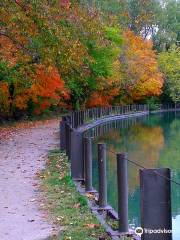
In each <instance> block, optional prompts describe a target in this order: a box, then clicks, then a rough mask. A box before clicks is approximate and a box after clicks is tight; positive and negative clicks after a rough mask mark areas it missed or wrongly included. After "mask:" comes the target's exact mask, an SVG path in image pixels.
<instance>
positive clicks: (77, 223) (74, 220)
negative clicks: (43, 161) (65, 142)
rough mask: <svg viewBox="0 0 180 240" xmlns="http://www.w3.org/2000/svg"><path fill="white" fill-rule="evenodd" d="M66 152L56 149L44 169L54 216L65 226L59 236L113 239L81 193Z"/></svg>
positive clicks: (63, 239)
mask: <svg viewBox="0 0 180 240" xmlns="http://www.w3.org/2000/svg"><path fill="white" fill-rule="evenodd" d="M69 172H70V171H69V163H68V161H67V158H66V156H65V154H63V153H60V152H58V151H52V152H51V153H50V154H49V159H48V162H47V168H46V170H45V171H44V172H43V173H42V179H43V181H42V182H43V184H42V185H43V190H44V191H45V193H46V195H47V206H48V209H49V211H50V213H51V215H52V216H53V218H54V220H55V221H56V222H57V223H58V224H59V225H60V226H61V227H62V229H63V230H62V233H61V235H60V237H59V239H58V240H60V239H61V240H68V239H72V240H95V239H96V240H97V239H99V237H104V238H105V239H106V240H108V239H110V238H109V236H107V234H106V233H105V230H104V229H103V227H102V226H101V225H100V224H99V222H98V220H97V219H96V217H95V216H94V215H93V214H92V213H91V212H90V210H89V208H88V206H87V201H86V198H84V197H82V196H81V195H80V194H79V193H77V191H76V188H75V186H74V184H73V182H72V180H71V177H70V174H69Z"/></svg>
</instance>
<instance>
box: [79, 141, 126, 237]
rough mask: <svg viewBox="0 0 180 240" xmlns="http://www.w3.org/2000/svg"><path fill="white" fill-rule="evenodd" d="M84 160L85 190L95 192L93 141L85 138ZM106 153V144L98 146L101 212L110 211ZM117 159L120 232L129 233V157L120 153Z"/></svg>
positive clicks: (99, 202) (99, 203)
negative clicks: (93, 182) (93, 181)
mask: <svg viewBox="0 0 180 240" xmlns="http://www.w3.org/2000/svg"><path fill="white" fill-rule="evenodd" d="M84 145H85V147H84V158H85V159H84V160H85V189H86V192H93V191H94V188H93V186H92V140H91V138H84ZM106 153H107V148H106V144H105V143H99V144H98V175H99V178H98V179H99V189H98V193H99V199H98V205H99V209H100V210H103V209H104V210H106V209H109V206H108V202H107V176H106ZM116 159H117V183H118V187H117V191H118V219H119V228H118V230H119V232H120V233H125V232H128V231H129V224H128V171H127V169H128V162H127V155H126V154H124V153H118V154H117V155H116Z"/></svg>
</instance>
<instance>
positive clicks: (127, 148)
mask: <svg viewBox="0 0 180 240" xmlns="http://www.w3.org/2000/svg"><path fill="white" fill-rule="evenodd" d="M113 124H114V125H113ZM113 124H112V126H110V127H108V130H107V127H106V126H101V127H102V128H104V129H106V132H105V133H102V132H101V135H100V136H98V137H95V138H94V140H93V185H94V187H95V188H97V189H98V173H97V143H98V142H105V143H107V146H108V148H109V149H110V150H111V151H113V152H127V153H128V158H129V159H132V160H135V161H137V162H138V163H139V164H141V165H143V166H144V167H146V168H159V167H169V168H170V169H171V170H172V178H173V179H174V180H176V181H177V182H180V112H176V113H163V114H154V115H150V116H147V117H139V118H137V119H135V120H134V119H129V120H123V121H121V122H119V123H118V122H116V123H113ZM117 125H118V126H117ZM94 132H95V130H91V132H89V134H91V135H93V133H94ZM128 175H129V224H130V225H131V224H132V225H135V226H140V190H139V168H137V167H135V166H133V165H132V164H129V166H128ZM107 178H108V202H109V203H110V204H111V205H112V206H113V208H115V209H116V210H117V181H116V158H115V156H114V154H113V153H111V152H108V153H107ZM172 216H173V218H172V222H173V240H179V239H180V186H177V185H175V184H172Z"/></svg>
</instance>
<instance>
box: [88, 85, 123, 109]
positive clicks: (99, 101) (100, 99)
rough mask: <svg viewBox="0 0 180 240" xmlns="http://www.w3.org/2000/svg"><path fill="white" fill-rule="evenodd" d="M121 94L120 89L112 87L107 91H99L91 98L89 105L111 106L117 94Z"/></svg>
mask: <svg viewBox="0 0 180 240" xmlns="http://www.w3.org/2000/svg"><path fill="white" fill-rule="evenodd" d="M118 94H119V89H118V88H117V89H112V90H109V91H108V92H107V91H99V92H95V93H93V94H92V96H91V98H90V99H89V101H88V103H87V106H88V107H97V106H99V107H101V106H109V105H111V102H112V100H113V98H114V97H115V96H117V95H118Z"/></svg>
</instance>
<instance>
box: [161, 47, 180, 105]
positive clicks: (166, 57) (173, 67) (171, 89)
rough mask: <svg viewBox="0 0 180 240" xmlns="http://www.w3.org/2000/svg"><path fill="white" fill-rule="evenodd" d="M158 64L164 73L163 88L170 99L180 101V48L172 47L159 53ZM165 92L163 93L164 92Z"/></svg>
mask: <svg viewBox="0 0 180 240" xmlns="http://www.w3.org/2000/svg"><path fill="white" fill-rule="evenodd" d="M158 59H159V65H160V68H161V70H162V72H163V73H164V75H165V79H166V81H165V89H166V92H167V93H168V95H170V97H171V99H172V101H174V102H178V101H180V48H178V47H172V48H171V49H170V50H169V51H168V52H162V53H160V54H159V57H158ZM166 92H165V93H166Z"/></svg>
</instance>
